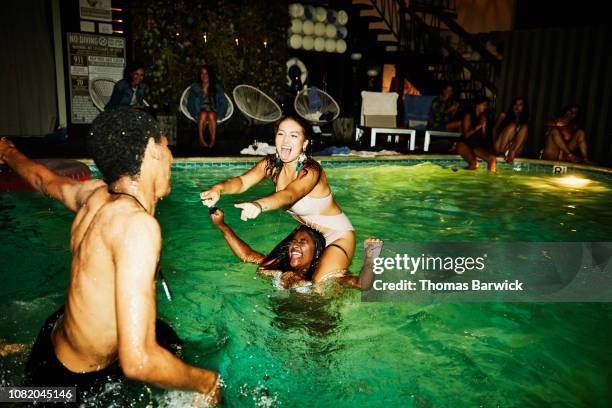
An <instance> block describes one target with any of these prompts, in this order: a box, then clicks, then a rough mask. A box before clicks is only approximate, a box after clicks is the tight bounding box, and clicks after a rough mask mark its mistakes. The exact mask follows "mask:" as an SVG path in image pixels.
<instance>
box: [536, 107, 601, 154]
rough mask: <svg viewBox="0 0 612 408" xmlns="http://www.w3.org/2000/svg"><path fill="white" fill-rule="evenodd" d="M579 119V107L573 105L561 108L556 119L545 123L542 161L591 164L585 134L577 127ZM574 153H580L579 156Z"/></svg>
mask: <svg viewBox="0 0 612 408" xmlns="http://www.w3.org/2000/svg"><path fill="white" fill-rule="evenodd" d="M580 117H581V108H580V105H577V104H575V105H570V106H567V107H565V108H563V110H561V113H560V114H559V115H558V116H557V118H555V119H550V120H547V121H546V126H548V128H547V130H546V145H545V146H544V151H543V154H542V158H543V159H544V160H554V161H567V162H573V163H579V162H583V163H585V164H592V162H591V161H590V160H589V156H588V145H587V141H586V133H585V132H584V130H583V129H582V128H581V127H580V125H579V123H580ZM574 153H580V156H576V155H575V154H574Z"/></svg>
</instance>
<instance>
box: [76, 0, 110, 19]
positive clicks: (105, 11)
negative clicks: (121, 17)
mask: <svg viewBox="0 0 612 408" xmlns="http://www.w3.org/2000/svg"><path fill="white" fill-rule="evenodd" d="M79 10H80V12H81V18H82V19H86V20H96V21H112V20H113V12H112V10H111V0H79Z"/></svg>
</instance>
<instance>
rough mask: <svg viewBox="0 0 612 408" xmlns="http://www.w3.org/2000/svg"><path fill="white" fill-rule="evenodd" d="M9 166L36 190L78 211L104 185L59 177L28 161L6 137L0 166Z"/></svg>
mask: <svg viewBox="0 0 612 408" xmlns="http://www.w3.org/2000/svg"><path fill="white" fill-rule="evenodd" d="M4 163H6V164H8V165H9V166H10V167H11V168H12V169H13V170H15V172H17V174H19V175H20V176H21V177H23V178H24V179H25V180H26V181H27V182H28V183H30V184H31V185H32V187H34V188H35V189H36V190H38V191H40V192H42V193H44V194H46V195H48V196H49V197H51V198H54V199H56V200H57V201H59V202H61V203H62V204H64V205H65V206H66V207H67V208H69V209H71V210H72V211H78V210H79V208H81V205H83V203H84V202H85V201H87V198H88V197H89V195H90V194H91V193H92V192H93V190H95V189H97V188H99V187H101V186H103V185H104V182H103V181H102V180H91V181H87V182H79V181H76V180H73V179H71V178H69V177H62V176H58V175H57V174H55V173H53V172H52V171H51V170H49V169H48V168H46V167H45V166H43V165H41V164H38V163H36V162H34V161H32V160H30V159H28V158H27V157H26V156H25V155H24V154H23V153H21V152H20V151H19V150H17V148H16V147H15V145H13V143H12V142H11V141H10V140H8V139H7V138H5V137H2V138H1V139H0V164H4Z"/></svg>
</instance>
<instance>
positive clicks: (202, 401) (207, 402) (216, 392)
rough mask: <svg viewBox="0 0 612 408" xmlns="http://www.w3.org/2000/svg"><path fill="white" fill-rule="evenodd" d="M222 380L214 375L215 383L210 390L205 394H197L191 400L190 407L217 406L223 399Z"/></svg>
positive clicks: (217, 375)
mask: <svg viewBox="0 0 612 408" xmlns="http://www.w3.org/2000/svg"><path fill="white" fill-rule="evenodd" d="M223 387H224V384H223V379H222V378H221V376H220V375H219V374H216V379H215V383H214V384H213V386H212V388H211V389H210V390H209V391H207V392H206V393H205V394H201V393H198V394H197V395H196V397H195V398H194V399H193V402H192V406H194V407H212V406H216V405H218V404H219V403H220V402H221V400H222V399H223V392H222V390H223Z"/></svg>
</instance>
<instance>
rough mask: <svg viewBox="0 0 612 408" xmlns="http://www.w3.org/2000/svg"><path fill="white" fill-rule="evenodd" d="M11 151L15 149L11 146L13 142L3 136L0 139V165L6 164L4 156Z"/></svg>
mask: <svg viewBox="0 0 612 408" xmlns="http://www.w3.org/2000/svg"><path fill="white" fill-rule="evenodd" d="M11 149H15V145H14V144H13V142H11V141H10V140H8V139H7V138H6V137H4V136H3V137H2V138H0V164H4V163H6V161H5V159H4V156H5V155H6V153H7V152H8V151H9V150H11Z"/></svg>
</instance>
